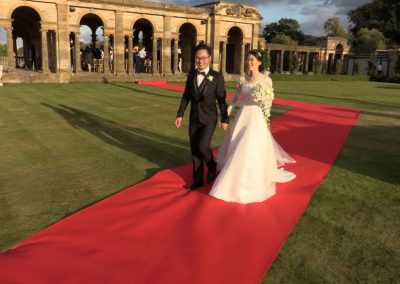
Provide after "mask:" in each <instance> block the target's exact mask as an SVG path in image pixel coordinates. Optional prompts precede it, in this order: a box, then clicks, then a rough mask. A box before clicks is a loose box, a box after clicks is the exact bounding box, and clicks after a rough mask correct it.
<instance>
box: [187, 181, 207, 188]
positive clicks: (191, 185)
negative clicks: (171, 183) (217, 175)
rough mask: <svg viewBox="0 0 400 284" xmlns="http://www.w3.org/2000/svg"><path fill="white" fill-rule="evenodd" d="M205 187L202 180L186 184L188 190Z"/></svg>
mask: <svg viewBox="0 0 400 284" xmlns="http://www.w3.org/2000/svg"><path fill="white" fill-rule="evenodd" d="M199 187H203V183H201V182H194V183H192V184H189V185H187V186H186V189H187V190H195V189H196V188H199Z"/></svg>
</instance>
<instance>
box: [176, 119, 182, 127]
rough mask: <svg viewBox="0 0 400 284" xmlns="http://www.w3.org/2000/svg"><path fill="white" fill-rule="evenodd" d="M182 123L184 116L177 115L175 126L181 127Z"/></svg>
mask: <svg viewBox="0 0 400 284" xmlns="http://www.w3.org/2000/svg"><path fill="white" fill-rule="evenodd" d="M181 125H182V117H177V118H176V119H175V126H176V128H179V127H181Z"/></svg>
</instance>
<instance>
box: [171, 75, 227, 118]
mask: <svg viewBox="0 0 400 284" xmlns="http://www.w3.org/2000/svg"><path fill="white" fill-rule="evenodd" d="M211 77H212V79H211ZM225 99H226V91H225V81H224V76H223V75H222V74H221V73H219V72H216V71H214V70H212V69H210V71H209V72H208V74H206V76H205V78H204V79H203V81H202V83H201V84H200V86H197V75H196V71H195V70H194V71H191V72H189V74H188V78H187V81H186V87H185V92H184V93H183V96H182V99H181V104H180V107H179V110H178V113H177V117H183V114H184V112H185V110H186V107H187V105H188V104H189V102H190V103H191V106H190V119H189V120H190V122H200V123H201V124H204V125H206V124H216V123H217V120H218V113H217V106H216V103H215V101H217V102H218V106H219V110H220V113H221V122H222V123H229V117H228V111H227V109H228V108H227V105H226V101H225Z"/></svg>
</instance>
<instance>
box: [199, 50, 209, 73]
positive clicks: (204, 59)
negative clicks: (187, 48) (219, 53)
mask: <svg viewBox="0 0 400 284" xmlns="http://www.w3.org/2000/svg"><path fill="white" fill-rule="evenodd" d="M195 60H196V66H197V68H198V69H199V70H200V71H202V70H204V69H206V68H207V67H208V66H209V65H210V62H211V56H210V55H208V52H207V50H206V49H200V50H198V51H196V55H195Z"/></svg>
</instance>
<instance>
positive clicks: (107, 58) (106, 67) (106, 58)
mask: <svg viewBox="0 0 400 284" xmlns="http://www.w3.org/2000/svg"><path fill="white" fill-rule="evenodd" d="M109 41H110V38H109V36H107V35H104V46H103V49H104V50H103V51H104V58H103V66H104V74H110V50H109V46H108V44H109Z"/></svg>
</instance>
